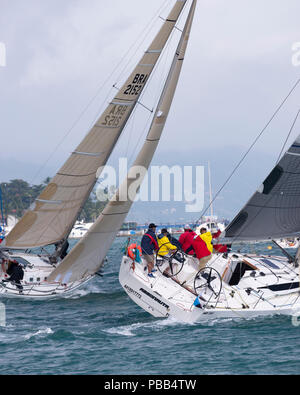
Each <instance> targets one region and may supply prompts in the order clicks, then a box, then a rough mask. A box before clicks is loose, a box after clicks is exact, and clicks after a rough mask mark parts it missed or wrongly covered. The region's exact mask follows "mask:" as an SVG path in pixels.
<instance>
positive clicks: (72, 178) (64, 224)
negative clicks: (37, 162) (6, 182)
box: [4, 0, 186, 249]
mask: <svg viewBox="0 0 300 395" xmlns="http://www.w3.org/2000/svg"><path fill="white" fill-rule="evenodd" d="M185 2H186V0H184V1H181V0H177V1H176V2H175V4H174V6H173V8H172V10H171V12H170V14H169V15H168V19H172V20H175V21H177V20H178V18H179V16H180V14H181V12H182V10H183V8H184V5H185ZM174 26H175V25H174V23H169V22H167V21H165V22H164V23H163V24H162V26H161V28H160V30H159V32H158V34H157V35H156V37H155V38H154V40H153V41H152V43H151V44H150V46H149V48H148V51H146V53H144V54H143V56H142V58H141V59H140V60H139V62H138V63H137V66H136V67H135V69H134V70H133V71H132V73H131V74H130V76H129V77H128V79H127V80H126V82H125V83H124V84H123V86H122V87H121V89H120V90H119V91H118V93H117V94H116V96H115V97H114V98H113V100H112V101H111V102H110V103H109V104H108V106H107V108H106V109H105V111H104V112H103V114H102V115H101V116H100V117H99V119H98V120H97V121H96V122H95V125H94V126H93V127H92V129H91V130H90V132H89V133H88V134H87V135H86V136H85V137H84V139H83V140H82V142H81V143H80V144H79V145H78V147H76V149H75V150H74V151H73V152H72V153H71V155H70V157H69V158H68V160H67V161H66V162H65V164H64V165H63V166H62V167H61V169H60V170H59V171H58V173H57V174H56V175H55V176H54V178H53V179H52V180H51V182H50V184H49V185H51V187H50V188H49V185H48V186H47V187H46V188H45V190H44V191H43V192H42V194H41V195H40V196H39V197H38V199H37V200H36V201H35V203H34V204H33V206H32V207H31V209H30V210H29V211H28V212H27V213H25V215H24V216H23V218H21V220H20V221H19V222H18V223H17V225H16V226H15V227H14V228H13V229H12V231H11V232H10V233H9V234H8V236H7V238H6V240H5V243H4V244H5V246H6V247H8V248H14V249H18V248H20V249H23V248H33V247H41V246H45V245H48V244H52V243H56V242H59V241H61V240H63V239H65V238H66V237H67V236H68V234H69V232H70V231H71V229H72V227H73V225H74V223H75V221H76V219H77V217H78V215H79V213H80V211H81V209H82V207H83V205H84V203H85V201H86V200H87V199H88V196H89V195H90V193H91V191H92V189H93V187H94V185H95V183H96V181H97V176H99V174H98V169H99V168H102V167H104V166H105V164H106V162H107V160H108V158H109V156H110V154H111V152H112V150H113V148H114V146H115V144H116V143H117V141H118V138H119V136H120V134H121V133H122V131H123V129H124V127H125V125H126V123H127V121H128V119H129V118H130V116H131V114H132V112H133V110H134V108H135V106H136V104H137V103H138V100H139V97H140V96H141V93H142V92H143V90H144V88H145V86H146V83H147V82H148V80H149V77H150V75H151V73H152V71H153V70H154V68H155V66H156V64H157V61H158V59H159V57H160V54H161V50H162V49H164V47H165V45H166V43H167V41H168V39H169V37H170V35H171V33H172V31H173V29H174ZM158 49H159V51H158ZM145 64H147V65H149V67H147V69H146V70H145V67H144V66H143V65H145ZM141 65H142V66H141ZM80 180H81V182H80ZM65 185H67V188H65ZM78 185H82V187H78ZM74 199H78V204H77V205H74V206H70V200H74ZM50 200H53V201H57V202H61V203H60V204H57V207H56V210H53V204H51V203H50V202H47V201H50ZM49 206H51V208H50V207H49ZM42 208H43V209H42ZM30 213H31V214H30ZM29 218H30V221H28V219H29ZM50 225H51V231H50V229H49V226H50Z"/></svg>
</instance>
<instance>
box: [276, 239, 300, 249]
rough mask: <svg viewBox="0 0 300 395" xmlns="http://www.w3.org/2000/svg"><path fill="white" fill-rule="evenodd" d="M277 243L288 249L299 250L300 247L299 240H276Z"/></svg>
mask: <svg viewBox="0 0 300 395" xmlns="http://www.w3.org/2000/svg"><path fill="white" fill-rule="evenodd" d="M275 241H276V243H277V244H278V245H279V246H280V247H282V248H284V249H286V248H295V249H296V248H299V247H300V240H299V238H295V239H280V240H275Z"/></svg>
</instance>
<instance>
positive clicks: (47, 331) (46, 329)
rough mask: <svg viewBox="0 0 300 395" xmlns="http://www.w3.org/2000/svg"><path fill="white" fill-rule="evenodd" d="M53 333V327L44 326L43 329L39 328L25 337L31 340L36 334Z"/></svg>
mask: <svg viewBox="0 0 300 395" xmlns="http://www.w3.org/2000/svg"><path fill="white" fill-rule="evenodd" d="M52 333H54V332H53V330H52V329H51V328H43V329H39V330H38V331H37V332H34V333H28V334H27V335H25V336H24V339H25V340H29V339H31V338H32V337H35V336H43V335H51V334H52Z"/></svg>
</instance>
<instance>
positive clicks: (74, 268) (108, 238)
mask: <svg viewBox="0 0 300 395" xmlns="http://www.w3.org/2000/svg"><path fill="white" fill-rule="evenodd" d="M196 3H197V0H193V2H192V5H191V8H190V11H189V15H188V18H187V21H186V24H185V27H184V30H183V32H182V35H181V38H180V42H179V44H178V47H177V50H176V53H175V56H174V59H173V62H172V65H171V68H170V71H169V74H168V77H167V80H166V83H165V86H164V88H163V91H162V94H161V97H160V100H159V103H158V106H157V108H156V110H155V116H154V118H153V120H152V123H151V126H150V130H149V132H148V135H147V137H146V140H145V142H144V144H143V146H142V148H141V150H140V152H139V154H138V156H137V158H136V160H135V162H134V164H133V166H132V167H131V168H130V169H129V172H128V175H127V178H126V179H125V180H124V182H123V183H122V184H121V186H120V187H119V189H118V191H117V192H116V194H115V196H114V197H113V198H112V199H111V201H110V202H109V203H108V204H107V205H106V207H105V209H104V210H103V212H102V213H101V215H100V216H99V218H98V219H97V220H96V222H95V223H94V225H93V226H92V227H91V228H90V230H89V231H88V232H87V233H86V235H85V236H84V237H83V238H82V239H81V240H80V241H79V242H78V243H77V244H76V246H75V247H74V248H73V249H72V251H71V252H70V253H69V254H68V255H67V257H66V258H65V259H64V260H63V261H62V262H61V264H60V265H59V266H58V267H57V268H56V269H54V271H53V272H52V273H51V275H50V276H49V278H48V281H50V282H51V281H56V282H64V283H68V282H72V281H76V280H77V279H81V278H84V277H87V276H89V275H92V274H94V273H95V272H97V271H98V270H99V268H100V267H101V266H102V265H103V261H104V259H105V256H106V254H107V251H108V249H109V248H110V246H111V244H112V242H113V240H114V238H115V237H116V234H117V232H118V231H119V229H120V228H121V226H122V224H123V222H124V220H125V219H126V217H127V214H128V212H129V210H130V208H131V206H132V204H133V201H134V199H135V197H136V195H137V193H138V190H139V188H140V186H141V184H142V182H143V179H144V176H145V174H146V171H147V170H148V168H149V166H150V163H151V160H152V158H153V155H154V153H155V151H156V148H157V146H158V143H159V140H160V137H161V135H162V131H163V128H164V126H165V123H166V121H167V117H168V114H169V110H170V107H171V104H172V101H173V97H174V94H175V90H176V87H177V83H178V79H179V76H180V72H181V69H182V64H183V60H184V56H185V52H186V48H187V44H188V39H189V36H190V31H191V27H192V21H193V17H194V13H195V8H196ZM137 169H138V171H137ZM125 196H126V199H124V200H123V197H125ZM120 197H122V198H121V199H120Z"/></svg>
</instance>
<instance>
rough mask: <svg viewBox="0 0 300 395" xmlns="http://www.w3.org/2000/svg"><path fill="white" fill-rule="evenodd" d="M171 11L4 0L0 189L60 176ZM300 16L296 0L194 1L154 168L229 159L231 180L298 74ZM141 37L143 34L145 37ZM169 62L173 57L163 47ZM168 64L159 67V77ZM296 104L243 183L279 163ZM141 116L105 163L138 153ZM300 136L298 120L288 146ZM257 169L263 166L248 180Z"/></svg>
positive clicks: (138, 4)
mask: <svg viewBox="0 0 300 395" xmlns="http://www.w3.org/2000/svg"><path fill="white" fill-rule="evenodd" d="M189 3H190V1H189ZM172 4H174V1H173V0H170V1H165V0H151V1H145V0H128V1H124V0H111V1H104V0H63V1H61V0H26V1H24V0H0V42H2V43H4V44H5V47H6V67H0V87H1V95H0V119H1V124H0V127H1V142H2V144H1V158H0V165H1V168H2V171H1V176H0V181H8V179H11V178H22V177H25V178H26V179H27V180H28V181H31V182H38V181H40V177H41V176H42V175H47V174H49V172H50V173H51V172H52V173H54V172H55V171H56V170H57V169H58V168H59V166H60V165H61V164H62V162H63V161H64V160H65V159H66V157H67V155H68V154H69V153H70V152H71V151H72V150H73V149H74V148H75V147H76V145H77V144H78V143H79V142H80V140H81V138H82V137H83V136H84V135H85V134H86V133H87V131H88V130H89V127H90V126H91V125H92V123H93V121H94V120H95V119H96V116H97V115H99V111H100V108H104V107H103V105H105V103H107V102H108V98H107V95H109V94H112V92H114V90H113V89H111V87H112V85H113V84H114V83H117V84H118V85H120V84H121V82H122V81H124V79H125V78H126V74H127V73H128V72H129V71H130V68H131V67H133V66H134V65H135V63H136V62H137V61H138V59H139V58H140V57H141V55H142V53H143V51H144V50H145V49H146V48H147V44H148V43H149V42H150V41H151V39H152V38H153V36H154V34H155V32H156V31H157V30H158V29H159V27H160V26H161V24H162V20H161V19H160V18H159V16H162V17H165V16H166V15H167V13H168V11H169V10H170V9H171V7H172ZM299 15H300V3H299V0H285V1H283V0H263V1H262V0H199V1H198V6H197V11H196V15H195V20H194V25H193V30H192V35H191V39H190V44H189V48H188V51H187V56H186V59H185V63H184V68H183V71H182V75H181V79H180V83H179V86H178V89H177V92H176V97H175V100H174V103H173V107H172V111H171V113H170V116H169V120H168V123H167V126H166V129H165V133H164V136H163V138H162V141H161V145H160V146H159V149H158V153H157V155H156V157H155V160H157V161H158V162H159V163H163V161H164V157H168V161H169V162H170V163H171V162H172V164H179V165H184V164H191V163H192V162H193V163H198V164H199V165H206V163H207V162H206V161H207V159H210V161H211V164H212V168H213V172H215V173H216V172H217V171H218V169H220V166H222V152H226V155H224V158H225V157H226V164H224V168H226V171H227V169H228V172H227V174H229V171H230V170H231V169H232V168H233V166H234V165H235V164H236V163H237V162H238V160H239V159H240V157H241V156H242V154H243V153H244V152H245V150H246V149H247V148H248V146H249V145H250V144H251V143H252V141H253V140H254V138H255V137H256V136H257V134H258V133H259V132H260V130H261V129H262V127H263V126H264V125H265V124H266V122H267V121H268V120H269V118H270V117H271V115H272V114H273V112H274V111H275V109H276V107H278V105H279V104H280V102H281V101H282V99H283V98H284V97H285V96H286V94H287V93H288V91H289V90H290V89H291V87H292V86H293V85H294V84H295V82H296V81H297V79H298V78H299V77H300V66H297V67H296V66H295V65H293V64H292V56H293V55H294V56H295V51H294V52H293V51H292V46H293V45H294V44H295V43H297V42H300V32H299ZM182 25H183V21H180V23H179V26H182ZM146 28H149V29H148V30H149V32H148V33H149V34H147V36H146V38H145V40H142V37H144V35H145V33H146V32H147V30H145V29H146ZM178 34H179V33H178V32H177V33H175V35H174V41H175V40H176V38H178ZM129 48H132V50H131V52H129V53H128V52H127V51H128V49H129ZM170 48H172V47H170ZM168 51H169V52H168ZM168 53H170V56H169V57H167V59H171V56H172V55H171V50H170V49H169V50H167V54H168ZM122 59H124V61H123V62H122V63H121V65H120V67H119V68H118V69H117V70H116V72H115V73H114V74H113V75H112V76H111V78H110V79H108V77H109V76H110V75H111V72H112V70H114V69H115V68H116V67H117V66H118V64H119V62H120V61H121V60H122ZM299 59H300V55H299ZM128 61H130V63H129V64H128V65H127V67H125V70H124V66H126V64H127V63H126V62H128ZM167 61H168V60H165V61H164V60H162V62H161V72H160V74H161V75H163V73H164V72H165V65H166V62H167ZM122 70H123V72H122ZM160 78H161V76H160ZM159 81H161V80H159V79H157V80H156V82H155V80H154V81H153V88H151V89H152V90H151V95H150V96H148V97H147V96H145V98H144V100H145V101H144V104H146V105H149V106H150V107H152V106H153V105H154V103H155V100H154V93H153V92H156V91H157V89H158V86H159ZM105 82H106V84H104V83H105ZM102 85H103V89H102V90H101V91H100V90H99V87H101V86H102ZM96 94H97V96H96V99H95V100H94V101H93V102H92V103H91V105H90V106H89V107H88V110H87V111H86V112H85V114H84V116H83V117H82V118H81V119H80V121H79V122H76V124H75V127H74V128H73V129H72V130H71V131H70V129H71V127H72V126H73V125H74V122H75V121H76V120H77V119H78V117H79V115H80V114H81V113H82V111H83V109H84V108H85V107H86V105H87V104H88V103H89V102H90V101H91V99H92V98H94V97H95V95H96ZM110 97H111V96H110ZM152 99H153V100H152ZM299 99H300V87H299V88H298V89H297V91H296V92H295V93H294V95H293V96H292V97H291V98H290V100H289V101H288V103H287V104H286V105H285V107H284V108H283V110H282V112H281V113H280V114H279V116H278V117H277V118H276V119H275V120H274V122H273V123H272V124H271V126H270V127H269V128H268V129H267V131H266V134H265V135H264V137H263V138H262V140H261V141H260V142H259V144H258V145H257V148H256V149H255V150H254V151H253V153H252V154H251V155H252V156H251V155H250V156H249V159H248V161H249V162H248V169H247V170H244V173H242V176H243V177H247V174H249V176H250V177H249V178H251V183H253V185H256V186H258V185H259V183H260V182H262V181H263V179H264V177H265V176H266V174H267V173H268V171H269V170H270V165H271V164H273V161H274V160H275V159H276V157H277V155H278V153H279V151H280V148H281V145H282V142H283V141H284V140H285V137H286V135H287V133H288V130H289V128H290V125H291V124H292V121H293V118H294V117H295V115H296V112H297V110H298V107H299V106H300V100H299ZM137 114H138V115H136V117H137V120H136V121H135V119H133V121H135V122H136V125H134V122H133V124H132V125H131V126H130V127H129V128H127V130H126V131H125V132H127V134H126V135H125V134H124V136H122V138H121V140H120V142H119V144H118V146H117V148H116V152H115V154H114V155H115V156H113V157H112V158H111V162H112V163H114V160H115V159H114V158H117V157H118V156H119V155H122V156H123V155H129V156H132V155H133V154H134V151H133V150H132V151H131V150H130V149H131V147H133V146H135V145H136V141H137V140H138V139H139V138H140V136H141V128H142V126H140V124H139V122H140V121H139V119H140V118H141V116H142V115H143V116H144V117H146V118H147V117H148V116H149V114H148V113H147V110H145V109H139V113H137ZM141 125H142V124H141ZM134 126H136V127H134ZM299 133H300V121H299V122H298V124H297V125H296V128H295V130H294V132H293V134H292V136H291V139H290V141H291V140H292V139H293V138H295V136H296V135H297V134H299ZM128 135H129V137H128ZM65 136H66V137H65ZM64 137H65V138H64ZM63 138H64V139H63ZM62 139H63V143H62V144H61V141H62ZM124 147H125V148H124ZM172 153H174V154H173V156H172ZM208 153H209V154H208ZM216 155H217V156H218V158H217V159H216ZM170 157H173V160H170ZM189 158H190V159H191V160H190V163H187V162H189ZM195 158H197V159H196V161H195ZM257 161H260V163H261V164H262V166H261V167H262V168H261V174H257V175H256V176H257V178H255V177H253V165H254V163H255V166H257ZM214 162H215V164H214ZM41 166H45V169H44V170H43V171H40V170H41ZM224 168H223V169H221V170H222V171H224ZM255 169H256V167H255ZM39 171H40V172H39ZM222 171H221V173H222ZM37 172H39V174H38V175H36V174H37ZM247 172H248V173H247ZM51 175H52V174H51ZM222 176H225V177H226V172H225V174H223V173H222ZM216 177H217V176H216ZM217 178H218V179H219V176H218V177H217ZM220 182H221V180H220ZM253 185H252V184H251V185H250V186H249V190H250V191H251V192H253ZM251 188H252V189H251ZM249 197H250V196H249ZM237 206H238V205H237ZM238 208H240V207H238ZM233 209H236V207H233Z"/></svg>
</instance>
